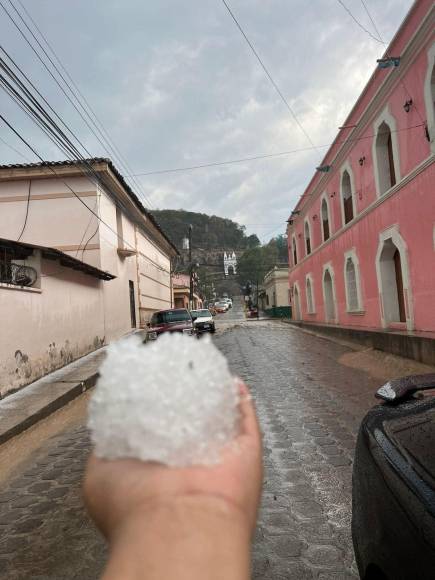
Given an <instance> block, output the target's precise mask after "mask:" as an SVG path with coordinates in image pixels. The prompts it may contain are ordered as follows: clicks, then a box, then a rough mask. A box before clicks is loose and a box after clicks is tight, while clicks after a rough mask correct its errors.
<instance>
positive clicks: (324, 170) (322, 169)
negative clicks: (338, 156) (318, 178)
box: [316, 165, 332, 173]
mask: <svg viewBox="0 0 435 580" xmlns="http://www.w3.org/2000/svg"><path fill="white" fill-rule="evenodd" d="M331 169H332V165H320V166H319V167H316V171H320V173H328V171H331Z"/></svg>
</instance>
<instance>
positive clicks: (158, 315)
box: [145, 308, 194, 342]
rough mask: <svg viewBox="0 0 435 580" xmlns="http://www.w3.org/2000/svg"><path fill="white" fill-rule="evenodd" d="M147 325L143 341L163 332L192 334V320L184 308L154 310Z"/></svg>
mask: <svg viewBox="0 0 435 580" xmlns="http://www.w3.org/2000/svg"><path fill="white" fill-rule="evenodd" d="M147 326H148V330H147V334H146V339H145V342H148V341H149V340H157V338H158V337H159V336H160V335H161V334H163V333H165V332H182V333H183V334H188V335H192V334H194V327H193V320H192V317H191V316H190V313H189V311H188V310H187V309H186V308H172V309H171V310H160V311H159V312H154V314H153V315H152V317H151V321H150V322H148V324H147Z"/></svg>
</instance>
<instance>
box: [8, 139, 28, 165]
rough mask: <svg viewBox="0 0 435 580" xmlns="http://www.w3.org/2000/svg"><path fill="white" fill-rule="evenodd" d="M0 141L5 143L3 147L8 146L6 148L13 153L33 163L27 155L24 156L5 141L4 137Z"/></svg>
mask: <svg viewBox="0 0 435 580" xmlns="http://www.w3.org/2000/svg"><path fill="white" fill-rule="evenodd" d="M0 141H1V142H2V143H3V145H6V147H8V148H9V149H10V150H11V151H14V152H15V153H16V154H17V155H19V156H20V157H22V158H23V159H25V160H26V161H27V162H28V163H32V160H31V159H29V158H28V157H27V156H26V155H23V153H21V151H18V149H15V147H13V146H12V145H11V144H10V143H8V142H7V141H5V140H4V139H3V137H0Z"/></svg>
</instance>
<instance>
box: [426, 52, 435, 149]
mask: <svg viewBox="0 0 435 580" xmlns="http://www.w3.org/2000/svg"><path fill="white" fill-rule="evenodd" d="M434 67H435V42H434V43H433V44H432V46H431V47H430V48H429V50H428V52H427V71H426V79H425V81H424V101H425V104H426V116H427V128H428V131H429V137H430V149H431V151H432V153H435V111H434V107H435V105H434V98H435V95H434V94H432V83H431V81H432V72H433V69H434Z"/></svg>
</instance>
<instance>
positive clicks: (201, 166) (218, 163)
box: [134, 123, 424, 177]
mask: <svg viewBox="0 0 435 580" xmlns="http://www.w3.org/2000/svg"><path fill="white" fill-rule="evenodd" d="M423 125H424V123H419V124H418V125H411V126H410V127H403V128H401V129H392V130H391V133H400V132H402V131H410V130H411V129H416V128H418V127H422V126H423ZM377 135H382V132H380V133H376V134H370V135H364V136H363V137H353V138H352V137H347V138H346V139H343V140H341V141H334V142H332V143H327V144H325V145H318V146H317V147H303V148H300V149H290V150H288V151H280V152H279V153H266V154H263V155H254V156H252V157H242V158H239V159H229V160H227V161H213V162H211V163H201V164H199V165H189V166H186V167H175V168H170V169H159V170H156V171H146V172H141V173H135V174H134V175H135V177H141V176H142V177H145V176H148V175H162V174H166V173H177V172H181V171H193V170H196V169H205V168H207V167H219V166H221V165H233V164H237V163H245V162H248V161H257V160H261V159H273V158H277V157H284V156H286V155H293V154H295V153H303V152H305V151H312V150H313V149H317V148H321V149H323V148H327V147H332V145H344V144H346V143H355V142H357V141H364V140H366V139H372V138H374V137H376V136H377Z"/></svg>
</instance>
